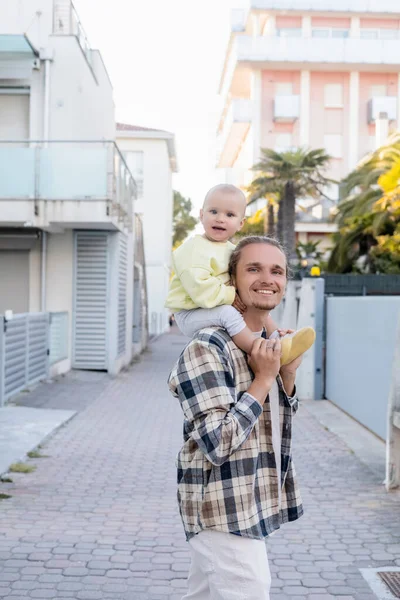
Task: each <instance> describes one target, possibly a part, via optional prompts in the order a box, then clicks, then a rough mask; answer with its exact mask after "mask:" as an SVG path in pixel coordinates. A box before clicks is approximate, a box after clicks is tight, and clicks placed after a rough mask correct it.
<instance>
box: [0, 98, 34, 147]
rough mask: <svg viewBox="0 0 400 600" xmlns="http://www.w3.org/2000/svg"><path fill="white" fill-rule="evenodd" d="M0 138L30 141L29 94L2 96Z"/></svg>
mask: <svg viewBox="0 0 400 600" xmlns="http://www.w3.org/2000/svg"><path fill="white" fill-rule="evenodd" d="M0 138H2V139H3V140H27V139H29V94H12V93H10V94H4V93H2V94H0Z"/></svg>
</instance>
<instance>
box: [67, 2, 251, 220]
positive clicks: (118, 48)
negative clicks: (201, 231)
mask: <svg viewBox="0 0 400 600" xmlns="http://www.w3.org/2000/svg"><path fill="white" fill-rule="evenodd" d="M244 1H245V0H236V1H235V0H201V1H196V2H195V1H194V0H112V2H110V1H109V0H74V4H75V8H76V10H77V12H78V14H79V16H80V19H81V22H82V24H83V27H84V29H85V31H86V34H87V36H88V39H89V43H90V45H91V47H92V48H98V49H99V50H100V51H101V54H102V56H103V60H104V62H105V65H106V68H107V70H108V73H109V75H110V78H111V81H112V84H113V87H114V101H115V105H116V119H117V121H119V122H125V123H130V124H133V125H140V126H144V127H152V128H156V129H164V130H167V131H171V132H173V133H174V134H175V142H176V150H177V158H178V167H179V173H178V174H177V175H174V178H173V185H174V189H177V190H179V191H180V192H181V193H182V194H183V195H185V196H187V197H190V198H191V199H192V202H193V205H194V213H195V214H196V213H198V211H199V208H200V207H201V204H202V201H203V198H204V196H205V193H206V192H207V190H208V189H209V188H210V187H212V186H213V185H215V184H217V183H219V182H221V181H222V178H223V175H224V173H223V171H218V170H216V169H215V137H216V124H217V117H218V115H219V113H220V110H221V108H222V106H221V99H220V97H219V96H218V85H219V80H220V76H221V72H222V66H223V62H224V57H225V51H226V47H227V43H228V39H229V33H230V11H231V9H232V8H238V7H240V6H243V3H244Z"/></svg>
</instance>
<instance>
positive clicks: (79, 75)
mask: <svg viewBox="0 0 400 600" xmlns="http://www.w3.org/2000/svg"><path fill="white" fill-rule="evenodd" d="M51 44H52V46H53V47H54V61H53V62H52V64H51V71H50V87H51V92H50V127H49V130H50V138H52V139H60V140H73V139H80V140H96V139H108V140H111V139H114V136H115V117H114V102H113V96H112V86H111V83H110V81H109V79H108V76H107V73H106V71H105V68H104V65H103V62H102V61H101V57H100V56H99V53H97V52H95V53H92V57H93V58H94V61H93V67H94V68H93V69H92V68H91V67H90V66H89V64H88V62H87V60H86V58H85V56H84V55H83V53H82V50H81V47H80V46H79V43H78V41H77V39H76V38H75V37H73V36H53V37H52V38H51Z"/></svg>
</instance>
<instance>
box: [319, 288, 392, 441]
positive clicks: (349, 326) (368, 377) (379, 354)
mask: <svg viewBox="0 0 400 600" xmlns="http://www.w3.org/2000/svg"><path fill="white" fill-rule="evenodd" d="M399 313H400V298H398V297H387V296H386V297H379V296H375V297H373V296H368V297H356V298H354V297H353V298H351V297H350V298H338V297H336V298H328V299H327V320H326V323H327V325H326V344H327V346H326V391H325V395H326V397H327V398H328V400H331V401H332V402H334V403H335V404H337V405H338V406H340V408H342V409H343V410H345V411H346V412H347V413H349V414H350V415H351V416H352V417H354V418H355V419H357V420H358V421H359V422H360V423H362V424H363V425H365V426H366V427H368V428H369V429H370V430H371V431H373V432H374V433H376V434H377V435H378V436H380V437H381V438H383V439H385V438H386V425H387V406H388V397H389V390H390V383H391V374H392V367H393V357H394V349H395V343H396V342H395V338H396V324H397V322H398V317H399Z"/></svg>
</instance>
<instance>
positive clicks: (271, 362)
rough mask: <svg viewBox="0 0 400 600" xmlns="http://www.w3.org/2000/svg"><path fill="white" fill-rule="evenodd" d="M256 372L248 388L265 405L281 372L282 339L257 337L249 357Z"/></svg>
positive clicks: (250, 363) (251, 367)
mask: <svg viewBox="0 0 400 600" xmlns="http://www.w3.org/2000/svg"><path fill="white" fill-rule="evenodd" d="M248 363H249V367H250V369H251V370H252V371H253V373H254V381H253V382H252V384H251V385H250V387H249V389H248V390H247V391H248V393H249V394H251V395H252V396H253V397H254V398H256V400H258V402H259V403H260V404H261V405H263V404H264V402H265V400H266V398H267V396H268V394H269V392H270V390H271V387H272V385H273V383H274V381H275V379H276V377H277V375H278V373H279V368H280V364H281V341H280V340H279V339H278V338H277V339H274V340H265V339H264V338H257V339H256V340H255V341H254V344H253V347H252V349H251V353H250V356H249V359H248Z"/></svg>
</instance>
